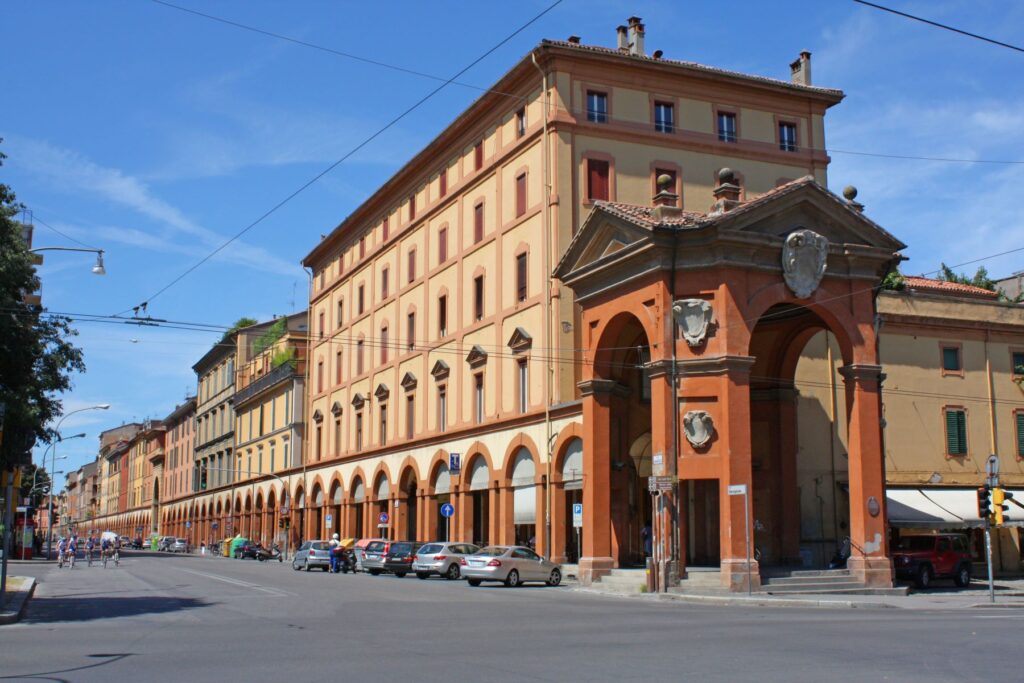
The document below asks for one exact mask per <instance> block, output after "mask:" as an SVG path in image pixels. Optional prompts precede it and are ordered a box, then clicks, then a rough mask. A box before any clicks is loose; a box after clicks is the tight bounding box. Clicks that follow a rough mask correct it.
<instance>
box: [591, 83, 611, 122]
mask: <svg viewBox="0 0 1024 683" xmlns="http://www.w3.org/2000/svg"><path fill="white" fill-rule="evenodd" d="M587 121H593V122H594V123H608V95H607V94H605V93H603V92H598V91H596V90H588V91H587Z"/></svg>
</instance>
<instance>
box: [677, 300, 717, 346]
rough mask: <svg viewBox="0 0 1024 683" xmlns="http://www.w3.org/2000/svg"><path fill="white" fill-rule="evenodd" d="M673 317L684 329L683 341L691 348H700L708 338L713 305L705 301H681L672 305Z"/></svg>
mask: <svg viewBox="0 0 1024 683" xmlns="http://www.w3.org/2000/svg"><path fill="white" fill-rule="evenodd" d="M672 316H673V317H674V318H675V320H676V323H677V324H678V325H679V327H680V328H682V331H683V339H685V340H686V343H687V344H689V345H690V346H699V345H700V344H701V343H703V342H704V339H705V338H707V336H708V326H709V325H710V324H711V316H712V310H711V304H710V303H708V302H707V301H705V300H704V299H680V300H679V301H676V302H675V303H673V304H672Z"/></svg>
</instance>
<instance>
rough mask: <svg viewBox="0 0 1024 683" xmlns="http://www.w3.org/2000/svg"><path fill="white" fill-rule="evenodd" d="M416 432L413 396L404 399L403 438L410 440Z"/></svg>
mask: <svg viewBox="0 0 1024 683" xmlns="http://www.w3.org/2000/svg"><path fill="white" fill-rule="evenodd" d="M415 431H416V400H415V397H413V396H406V397H405V438H407V439H412V437H413V433H414V432H415Z"/></svg>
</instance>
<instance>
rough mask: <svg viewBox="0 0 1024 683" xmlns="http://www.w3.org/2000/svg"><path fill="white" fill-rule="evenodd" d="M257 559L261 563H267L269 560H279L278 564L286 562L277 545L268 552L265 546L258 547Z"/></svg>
mask: <svg viewBox="0 0 1024 683" xmlns="http://www.w3.org/2000/svg"><path fill="white" fill-rule="evenodd" d="M256 559H257V560H259V561H260V562H266V561H267V560H277V561H278V562H284V556H283V555H281V549H280V548H279V547H277V544H276V543H275V544H274V545H273V547H271V548H270V550H267V549H266V548H264V547H263V546H257V548H256Z"/></svg>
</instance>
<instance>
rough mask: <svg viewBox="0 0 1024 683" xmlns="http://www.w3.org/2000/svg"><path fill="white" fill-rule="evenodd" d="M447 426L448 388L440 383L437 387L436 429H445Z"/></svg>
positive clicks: (441, 430) (440, 430)
mask: <svg viewBox="0 0 1024 683" xmlns="http://www.w3.org/2000/svg"><path fill="white" fill-rule="evenodd" d="M447 427H448V388H447V387H446V386H445V385H443V384H442V385H441V386H439V387H438V388H437V430H438V431H439V432H443V431H445V429H447Z"/></svg>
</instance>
